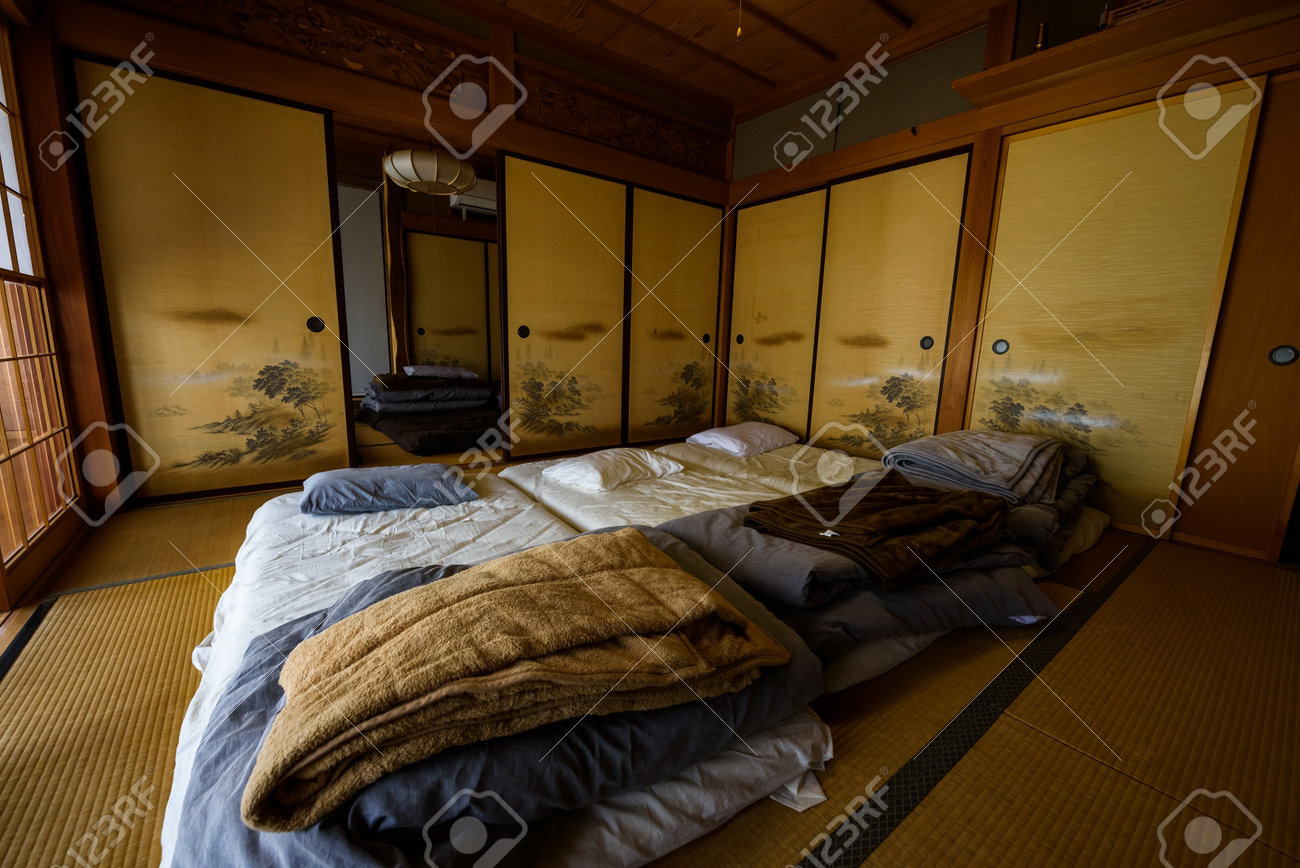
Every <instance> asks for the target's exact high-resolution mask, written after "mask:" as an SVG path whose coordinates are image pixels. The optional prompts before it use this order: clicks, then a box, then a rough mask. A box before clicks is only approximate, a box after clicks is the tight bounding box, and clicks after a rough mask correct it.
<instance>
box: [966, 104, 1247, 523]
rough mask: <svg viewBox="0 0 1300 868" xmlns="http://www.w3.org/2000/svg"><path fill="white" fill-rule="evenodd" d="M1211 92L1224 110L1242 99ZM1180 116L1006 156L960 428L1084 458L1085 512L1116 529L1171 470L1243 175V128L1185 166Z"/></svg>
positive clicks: (1113, 127) (1136, 121) (1129, 118)
mask: <svg viewBox="0 0 1300 868" xmlns="http://www.w3.org/2000/svg"><path fill="white" fill-rule="evenodd" d="M1220 91H1221V92H1222V99H1223V100H1224V105H1225V107H1227V106H1230V105H1234V104H1236V105H1244V104H1245V102H1247V101H1248V99H1249V95H1250V94H1251V93H1252V92H1251V91H1249V90H1247V89H1245V88H1242V89H1238V90H1235V91H1233V90H1228V89H1226V88H1222V89H1220ZM1190 114H1191V113H1189V112H1183V111H1182V110H1181V106H1178V105H1175V106H1172V107H1169V111H1168V112H1167V115H1168V120H1167V119H1166V117H1164V116H1162V114H1161V112H1160V111H1158V110H1157V108H1156V107H1154V106H1143V107H1138V108H1136V109H1130V110H1124V111H1120V112H1113V113H1109V114H1106V115H1101V116H1098V117H1095V118H1089V119H1086V120H1083V121H1078V122H1074V123H1069V124H1063V125H1060V126H1056V127H1049V128H1047V129H1044V130H1038V131H1035V132H1033V133H1028V134H1025V135H1021V136H1016V137H1013V138H1011V139H1010V140H1009V141H1008V143H1007V145H1006V166H1005V169H1004V173H1003V180H1002V190H1001V199H1000V205H999V210H998V218H997V219H998V222H997V232H996V240H995V243H994V245H993V255H994V257H995V258H996V261H995V262H994V263H993V264H992V265H991V271H990V275H989V279H988V281H987V285H986V293H985V316H986V317H987V319H986V320H985V321H984V324H983V326H982V328H981V331H980V344H979V363H978V371H977V375H976V382H975V387H974V394H973V397H972V404H971V410H970V424H971V427H976V428H979V427H984V428H995V429H1000V430H1013V431H1025V432H1041V433H1046V434H1051V435H1054V436H1058V437H1063V438H1065V439H1067V440H1068V441H1070V442H1071V443H1073V444H1075V445H1076V446H1077V447H1079V448H1081V449H1085V450H1087V451H1088V452H1089V453H1090V454H1091V455H1092V457H1093V459H1094V461H1095V462H1096V465H1097V468H1098V470H1099V473H1100V479H1101V482H1102V485H1101V486H1099V489H1098V493H1097V496H1098V497H1099V498H1100V504H1099V505H1101V506H1102V507H1103V508H1104V509H1106V511H1108V512H1110V513H1111V515H1112V517H1113V518H1114V519H1115V520H1116V521H1118V522H1124V523H1129V524H1137V523H1139V522H1140V521H1141V520H1142V516H1143V513H1144V511H1146V510H1147V508H1148V507H1149V506H1150V504H1152V502H1153V501H1156V500H1158V499H1163V498H1165V497H1167V496H1168V493H1169V484H1170V481H1171V480H1172V479H1173V478H1174V477H1175V475H1176V474H1177V473H1178V471H1179V470H1180V469H1181V468H1182V465H1183V461H1184V457H1185V453H1186V450H1187V438H1188V436H1189V416H1190V415H1191V414H1192V413H1194V411H1195V405H1196V403H1197V400H1198V396H1199V393H1200V387H1201V378H1202V371H1203V360H1204V358H1205V354H1206V353H1207V349H1208V347H1209V339H1210V334H1211V332H1212V330H1213V325H1214V318H1215V315H1216V313H1217V310H1218V302H1219V296H1220V293H1221V290H1222V286H1223V278H1224V273H1225V270H1226V267H1227V257H1228V253H1229V251H1230V249H1231V241H1232V233H1233V229H1234V226H1235V223H1236V215H1237V209H1238V207H1239V201H1240V188H1241V185H1242V183H1243V182H1244V174H1245V166H1246V164H1247V162H1248V160H1249V151H1250V129H1251V125H1250V123H1249V122H1246V123H1238V124H1237V125H1236V126H1235V127H1231V128H1230V129H1228V130H1227V132H1226V135H1224V136H1223V138H1222V140H1221V141H1219V142H1218V144H1217V146H1215V147H1213V148H1212V149H1211V150H1210V151H1209V152H1208V153H1206V154H1204V156H1203V157H1202V158H1200V159H1193V158H1192V157H1189V156H1187V155H1186V154H1185V153H1184V152H1183V150H1182V149H1181V148H1180V147H1179V146H1178V144H1177V143H1176V142H1175V140H1174V138H1173V137H1172V136H1171V135H1167V134H1166V132H1165V127H1167V126H1169V124H1170V123H1171V122H1177V121H1178V119H1179V116H1180V115H1182V116H1188V115H1190ZM1191 129H1192V131H1195V125H1194V124H1193V125H1192V127H1191ZM1176 131H1180V130H1176ZM1201 136H1202V137H1204V136H1205V130H1204V129H1202V130H1201ZM1021 281H1023V283H1021ZM1248 397H1249V396H1245V395H1243V396H1242V405H1243V407H1244V406H1245V402H1246V400H1247V398H1248ZM1157 523H1159V522H1157Z"/></svg>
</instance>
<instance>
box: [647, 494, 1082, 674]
mask: <svg viewBox="0 0 1300 868" xmlns="http://www.w3.org/2000/svg"><path fill="white" fill-rule="evenodd" d="M748 510H749V507H748V506H739V507H733V508H730V509H716V510H710V511H709V512H702V513H698V514H696V515H688V516H685V517H683V518H678V519H674V520H672V521H669V522H665V523H664V524H661V525H660V526H659V529H660V530H663V531H666V532H668V533H671V534H673V535H674V536H676V537H678V538H679V539H681V540H682V541H683V542H685V543H686V544H687V545H689V546H690V547H691V548H692V549H694V550H696V551H698V552H700V553H701V554H703V555H704V556H705V557H706V558H707V559H708V560H709V561H710V562H711V563H712V564H713V565H714V566H715V567H717V568H718V569H720V570H728V571H730V573H729V574H730V576H731V577H732V578H734V579H735V580H736V581H737V582H738V583H739V584H741V585H742V586H743V587H744V588H745V589H746V590H748V591H750V592H751V593H753V594H754V595H755V596H757V597H759V598H760V599H761V600H763V602H764V603H765V604H766V605H767V606H768V607H769V608H770V609H771V610H772V611H773V613H775V614H776V615H777V617H779V618H780V619H781V620H783V621H785V622H786V623H787V624H789V625H790V626H791V627H793V628H794V630H795V632H796V633H798V634H799V637H800V638H801V639H803V641H804V642H805V643H807V645H808V647H810V648H811V649H812V650H813V653H815V654H816V655H817V656H818V657H820V658H821V659H822V660H823V661H824V662H826V663H830V662H831V661H833V660H835V659H837V658H838V657H840V656H842V655H843V654H845V653H847V652H849V651H851V650H853V649H855V648H857V647H858V646H860V645H863V644H866V643H869V642H874V641H878V640H881V639H892V638H899V637H903V636H920V635H924V634H928V633H936V632H943V631H948V630H955V629H957V628H958V627H966V626H978V625H979V624H980V623H981V621H983V622H985V623H988V624H990V625H993V626H998V625H1005V626H1012V625H1017V624H1032V623H1035V622H1037V621H1040V620H1042V619H1043V618H1048V617H1051V616H1053V615H1055V614H1057V612H1058V611H1059V610H1058V609H1057V607H1056V605H1055V604H1054V603H1052V601H1051V600H1050V599H1049V598H1048V597H1047V595H1045V594H1044V593H1043V592H1042V591H1040V590H1039V589H1038V587H1037V586H1036V585H1035V584H1034V582H1033V580H1032V579H1030V578H1029V575H1028V574H1027V573H1026V572H1025V571H1024V570H1023V569H1021V566H1022V565H1026V564H1029V563H1032V562H1033V557H1032V555H1031V554H1030V553H1028V552H1026V551H1025V549H1023V548H1021V547H1019V546H1017V545H1013V544H1010V543H1002V544H998V545H994V546H990V547H988V548H985V549H983V550H981V551H978V552H974V553H972V554H971V555H969V556H967V557H966V558H964V559H963V560H962V561H961V562H960V563H958V564H956V565H954V567H952V568H950V570H949V571H948V572H945V573H944V575H943V577H942V580H940V579H937V578H934V577H933V576H931V577H930V578H927V579H921V580H919V581H917V582H914V583H912V584H911V585H909V586H908V587H907V588H905V589H903V590H898V591H875V590H872V589H871V588H870V587H869V585H868V581H867V577H866V575H865V571H864V570H863V569H862V568H861V567H859V566H858V565H857V564H856V563H854V562H853V561H851V560H849V559H848V558H846V557H844V556H842V555H838V554H835V553H833V552H828V551H824V550H822V549H818V548H814V547H812V546H808V545H804V544H803V543H797V542H792V541H790V540H786V539H782V538H780V537H776V536H772V535H770V534H764V533H760V532H759V531H756V530H754V529H752V528H747V527H745V526H744V517H745V513H746V512H747V511H748ZM1042 520H1044V521H1047V523H1048V526H1049V527H1051V528H1052V529H1054V520H1053V519H1049V518H1043V519H1042ZM1026 521H1027V522H1028V521H1029V517H1028V516H1026ZM1051 533H1052V530H1048V531H1047V536H1048V537H1049V538H1050V537H1051ZM945 583H946V585H945ZM972 610H973V611H972Z"/></svg>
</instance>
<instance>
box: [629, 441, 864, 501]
mask: <svg viewBox="0 0 1300 868" xmlns="http://www.w3.org/2000/svg"><path fill="white" fill-rule="evenodd" d="M655 452H657V453H658V454H660V455H664V456H666V457H668V458H671V459H673V460H674V461H677V462H680V463H681V464H683V465H685V466H686V467H687V468H688V469H690V470H694V471H697V472H700V473H708V474H712V475H717V476H724V477H727V478H728V479H734V480H744V481H746V482H753V483H757V484H759V485H763V486H766V487H768V488H771V489H773V490H775V491H778V492H780V493H781V494H783V495H788V494H798V493H799V492H801V491H808V490H810V489H813V488H820V487H821V486H823V485H833V484H837V483H841V482H847V481H848V480H849V479H850V478H851V477H853V476H856V475H858V474H859V473H866V472H867V471H870V470H879V469H880V468H881V467H883V466H884V465H882V464H881V463H880V462H879V461H876V460H875V459H872V458H858V457H854V456H849V455H846V454H845V453H843V452H839V451H838V450H833V449H822V448H820V447H818V446H808V445H806V444H800V443H792V444H791V445H789V446H782V447H780V448H777V449H773V450H771V451H770V452H764V453H763V454H762V455H753V456H750V457H749V458H740V457H738V456H735V455H730V454H728V453H726V452H723V451H722V450H721V449H711V448H709V447H708V446H700V445H698V444H695V443H669V444H668V445H667V446H660V447H659V448H657V449H655ZM756 499H757V498H756Z"/></svg>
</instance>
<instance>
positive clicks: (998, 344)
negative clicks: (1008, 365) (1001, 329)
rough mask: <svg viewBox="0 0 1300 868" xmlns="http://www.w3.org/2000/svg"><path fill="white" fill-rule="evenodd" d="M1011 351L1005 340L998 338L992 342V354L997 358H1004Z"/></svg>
mask: <svg viewBox="0 0 1300 868" xmlns="http://www.w3.org/2000/svg"><path fill="white" fill-rule="evenodd" d="M1010 349H1011V344H1010V343H1009V342H1008V341H1007V340H1006V339H1005V338H998V339H997V340H996V341H994V342H993V352H994V353H996V354H998V355H999V356H1005V355H1006V354H1007V351H1008V350H1010Z"/></svg>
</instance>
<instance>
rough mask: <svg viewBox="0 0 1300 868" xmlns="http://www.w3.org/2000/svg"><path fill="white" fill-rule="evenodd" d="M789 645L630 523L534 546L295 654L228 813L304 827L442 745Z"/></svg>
mask: <svg viewBox="0 0 1300 868" xmlns="http://www.w3.org/2000/svg"><path fill="white" fill-rule="evenodd" d="M789 657H790V653H789V651H787V650H786V649H785V648H784V647H783V646H782V645H780V644H779V643H777V642H776V641H775V640H774V639H772V638H771V637H770V636H769V635H768V634H767V633H765V632H763V631H762V630H761V629H759V628H758V627H757V626H755V625H754V624H751V623H750V622H749V621H748V620H747V619H746V618H745V617H744V616H743V615H741V614H740V613H739V612H738V611H736V610H735V609H734V608H732V606H731V605H730V604H729V603H727V602H726V600H724V599H723V598H722V597H721V596H720V595H719V594H717V593H716V592H714V591H713V590H712V589H710V588H709V587H708V586H707V585H705V584H704V583H702V582H701V581H699V579H697V578H695V577H694V576H692V575H690V574H689V573H687V572H685V571H684V570H682V569H681V568H680V567H679V566H678V565H677V563H676V562H675V561H673V560H672V558H670V557H668V556H667V555H666V554H664V553H663V552H661V551H659V549H657V548H655V547H654V546H653V545H652V544H651V543H650V542H649V540H647V539H646V538H645V537H644V536H643V535H642V534H641V533H639V532H638V531H635V530H632V529H625V530H622V531H618V532H616V533H612V534H601V535H596V536H584V537H578V538H576V539H572V540H568V541H565V542H559V543H554V544H548V545H543V546H538V547H537V548H533V549H529V550H527V551H524V552H519V553H517V554H514V555H509V556H507V557H504V558H499V559H497V560H494V561H488V562H486V563H483V564H479V565H478V566H475V567H472V568H470V569H468V570H466V571H464V572H462V573H458V574H456V575H454V576H451V577H449V578H445V579H442V580H440V581H437V582H433V583H431V584H428V585H424V586H421V587H419V588H413V589H412V590H410V591H406V592H404V593H401V594H397V595H395V596H393V597H390V598H388V599H386V600H383V601H381V602H379V603H376V604H374V605H372V606H370V607H369V608H367V609H365V610H363V611H361V612H358V613H357V614H355V615H352V616H350V617H348V618H345V619H343V620H342V621H339V622H338V623H337V624H334V625H333V626H331V627H329V628H327V629H326V630H323V631H322V632H321V633H319V634H317V635H316V636H313V637H311V638H310V639H307V640H306V641H304V642H303V643H302V644H300V645H299V646H298V647H297V648H295V649H294V650H293V651H292V652H291V653H290V654H289V656H288V658H287V662H286V665H285V666H284V669H283V672H282V674H281V677H280V685H281V687H283V688H284V692H285V705H284V708H282V709H281V711H280V713H279V714H278V715H277V717H276V719H275V722H274V724H273V725H272V727H271V731H270V733H269V734H268V735H267V738H266V741H265V742H264V743H263V744H262V748H261V751H260V752H259V753H258V757H257V762H256V763H255V764H254V767H253V772H252V775H251V777H250V778H249V781H248V785H247V786H246V788H245V790H244V796H243V801H242V803H241V806H240V807H241V812H242V815H243V818H244V822H245V823H247V824H248V825H249V826H252V827H254V828H257V829H263V830H266V831H289V830H293V829H300V828H303V827H306V826H309V825H311V824H312V823H315V822H316V821H318V820H320V819H321V818H322V817H324V816H325V815H326V814H327V813H329V812H330V811H332V810H334V809H335V808H338V807H340V806H341V805H343V804H344V803H345V802H347V801H348V800H349V799H350V798H351V797H352V796H353V795H355V794H356V793H357V792H358V791H360V790H361V789H363V788H364V787H366V786H367V785H368V784H370V783H371V782H373V781H375V780H376V779H378V778H379V777H380V776H382V775H384V774H387V773H389V772H392V771H394V770H396V769H398V768H401V767H402V766H405V765H408V764H410V763H413V762H417V761H419V760H422V759H424V758H426V757H428V756H431V755H433V754H435V753H437V752H439V751H441V750H444V749H446V748H449V747H453V746H456V745H460V744H467V743H470V742H475V741H481V740H485V739H490V738H496V737H499V736H504V735H510V734H512V733H516V732H522V731H524V730H528V729H532V728H534V727H537V726H541V725H543V724H546V723H550V722H552V721H557V720H565V719H569V718H576V717H581V716H582V715H586V714H612V713H615V712H622V711H631V710H649V709H655V708H663V707H665V706H669V705H676V704H679V703H682V702H688V701H694V700H696V699H698V698H704V697H710V696H717V695H720V694H723V693H729V692H731V691H735V690H740V689H741V688H744V687H745V686H747V685H749V684H750V683H751V682H752V681H753V680H754V679H755V678H757V677H758V670H759V667H762V666H778V665H781V664H783V663H785V662H786V661H787V660H789ZM539 759H540V757H539Z"/></svg>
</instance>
